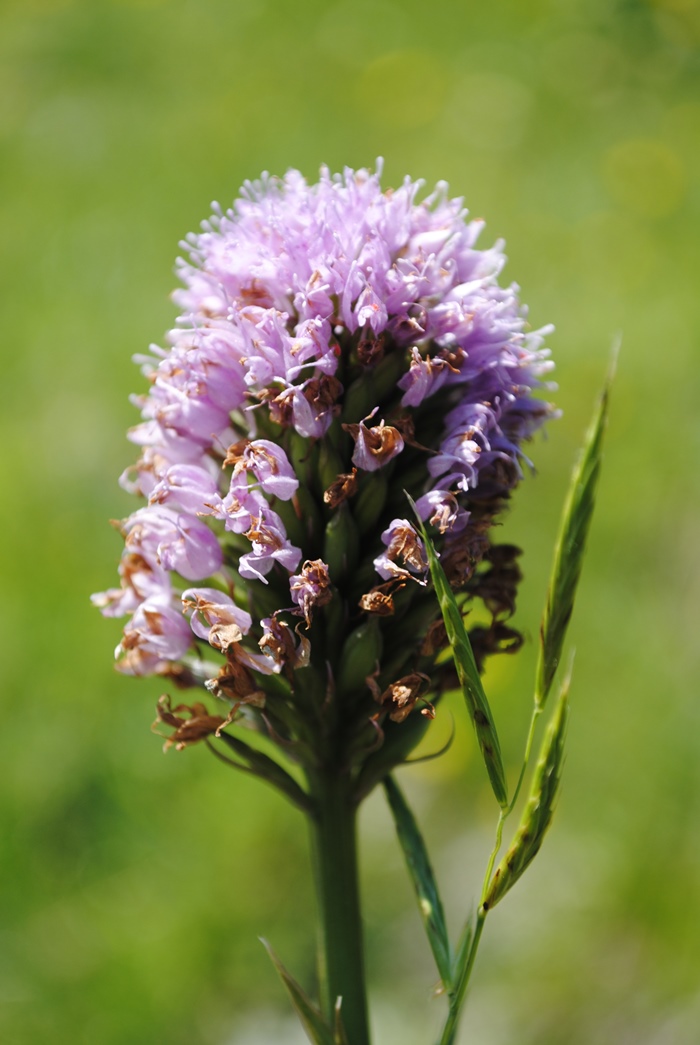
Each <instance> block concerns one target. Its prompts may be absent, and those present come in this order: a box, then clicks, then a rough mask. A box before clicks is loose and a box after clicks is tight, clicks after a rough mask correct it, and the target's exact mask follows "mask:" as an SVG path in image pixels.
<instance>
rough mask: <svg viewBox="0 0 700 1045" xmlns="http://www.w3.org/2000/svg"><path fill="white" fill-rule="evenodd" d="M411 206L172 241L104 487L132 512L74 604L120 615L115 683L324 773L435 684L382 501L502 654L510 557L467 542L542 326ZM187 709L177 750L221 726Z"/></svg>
mask: <svg viewBox="0 0 700 1045" xmlns="http://www.w3.org/2000/svg"><path fill="white" fill-rule="evenodd" d="M420 188H421V185H420V183H418V182H412V181H410V180H408V179H407V180H406V181H405V182H404V183H403V185H402V186H401V187H400V188H399V189H397V190H394V191H384V192H383V191H382V189H381V187H380V178H379V173H374V174H372V173H370V172H368V171H365V170H361V171H352V170H346V171H345V172H344V173H343V174H342V175H331V174H330V173H329V172H328V171H327V170H325V169H323V170H322V171H321V176H320V180H319V182H318V184H315V185H309V184H307V182H306V181H305V179H304V178H303V177H302V175H301V174H300V173H299V172H298V171H290V172H289V173H288V174H287V175H286V176H285V177H284V178H283V179H280V180H278V179H275V178H270V177H268V176H264V177H263V178H262V180H261V181H259V182H255V183H246V185H245V186H244V188H243V190H242V193H241V196H240V198H239V199H238V200H237V201H236V202H235V204H234V206H233V208H232V209H231V210H228V211H226V212H225V213H222V212H221V211H220V210H217V211H216V213H215V215H214V216H213V217H212V218H211V219H210V220H209V221H208V222H206V223H205V224H204V225H203V231H202V232H200V233H199V234H197V235H193V236H191V237H190V238H189V240H188V242H187V248H188V250H189V254H190V260H189V261H182V260H181V261H180V262H179V264H178V271H179V275H180V278H181V280H182V282H183V284H184V289H180V290H178V291H177V292H176V293H175V295H174V299H175V301H176V303H177V304H178V305H179V306H180V308H181V310H182V315H181V317H180V320H179V322H178V325H177V327H176V328H175V330H173V331H171V333H170V335H169V337H168V342H169V347H168V348H167V349H164V350H162V349H160V348H157V347H154V348H153V349H152V352H153V355H152V356H151V357H148V358H146V359H141V362H142V364H143V370H144V373H145V374H146V376H147V378H148V380H149V382H150V387H149V390H148V392H147V394H145V395H143V396H141V397H139V398H138V399H137V402H138V405H139V406H140V408H141V413H142V418H143V420H142V423H141V424H139V425H138V426H137V427H136V428H134V429H133V430H132V432H131V433H130V438H131V439H132V441H133V442H134V443H136V444H137V445H138V446H139V447H140V448H141V449H140V458H139V460H138V462H137V464H136V466H135V468H134V469H133V470H131V471H129V472H128V473H127V474H125V475H124V476H123V477H122V483H123V485H124V486H125V487H126V488H127V489H129V490H131V491H133V492H134V493H135V494H138V495H140V496H141V497H143V498H145V500H146V502H147V503H146V504H145V505H144V506H143V507H140V508H138V510H136V511H135V512H134V513H133V514H132V515H131V516H129V518H127V519H126V520H124V521H123V523H122V524H121V532H122V534H123V536H124V543H125V547H124V553H123V556H122V559H121V564H120V567H119V573H120V578H121V585H120V587H118V588H116V589H112V590H109V591H106V592H104V593H101V594H100V595H98V596H94V600H95V602H96V603H97V604H98V605H99V606H100V607H101V609H102V612H103V613H104V614H105V615H107V616H123V615H127V616H128V621H127V623H126V626H125V628H124V635H123V638H122V641H121V643H120V644H119V646H118V648H117V657H118V661H117V666H118V668H119V670H121V671H123V672H126V673H129V674H134V675H148V674H158V675H163V676H168V677H169V678H170V679H172V680H174V681H175V682H177V683H179V684H181V685H187V686H190V685H191V686H201V687H203V688H204V689H206V690H208V691H209V693H211V694H213V695H214V696H215V697H218V698H221V699H223V700H224V701H225V702H226V704H227V708H228V712H229V713H228V715H227V719H226V721H227V722H228V721H233V720H234V718H235V717H236V716H241V715H242V716H243V717H244V718H245V720H246V722H247V723H248V724H253V725H257V726H258V727H259V728H261V729H263V730H265V731H266V732H267V733H268V735H270V736H272V737H273V738H274V739H276V740H279V741H280V743H283V744H285V745H286V747H287V750H289V751H295V750H296V751H297V753H300V757H304V752H313V751H314V750H316V751H317V750H318V747H319V738H324V737H325V738H326V740H327V738H328V737H333V738H335V739H334V740H333V741H332V743H330V747H331V748H332V752H333V754H332V757H334V758H339V759H341V760H343V759H344V760H346V761H347V763H348V765H352V764H359V763H361V762H362V760H363V759H366V758H368V757H369V755H368V753H369V752H374V753H376V752H377V751H378V750H379V748H380V747H382V746H383V745H384V746H386V747H387V750H388V749H389V748H391V746H392V745H391V744H390V743H389V741H392V738H394V739H393V741H392V743H393V747H394V748H395V749H396V751H397V752H398V751H400V752H402V753H405V749H406V748H407V747H410V744H407V743H406V742H405V741H404V740H402V739H400V737H401V730H406V733H405V738H406V739H407V738H408V736H409V733H410V736H411V737H412V738H413V739H412V740H411V743H414V742H415V737H417V736H418V734H419V732H420V725H421V722H422V724H425V722H426V718H429V717H430V716H431V715H432V713H433V712H432V708H433V705H434V703H435V699H436V698H437V697H439V694H440V692H441V690H442V689H443V688H444V686H446V685H448V684H449V683H450V681H451V678H450V669H449V667H447V666H446V665H445V664H444V663H443V661H444V658H442V659H441V660H440V661H439V662H438V663H436V657H438V654H439V651H440V649H441V647H442V646H444V644H445V638H444V632H443V631H442V628H441V624H440V612H439V607H438V604H437V601H436V600H435V597H434V595H433V594H432V592H431V590H430V583H429V573H428V568H427V562H426V555H425V548H424V547H423V544H422V542H421V540H420V538H419V536H418V535H417V533H416V531H415V529H414V526H413V522H414V521H415V520H413V518H412V514H411V510H410V508H409V505H408V500H407V498H406V493H408V494H410V495H411V497H412V498H413V499H414V500H415V502H416V504H417V509H418V512H419V514H420V516H421V518H422V519H423V520H424V521H425V522H426V523H427V524H428V526H429V530H430V532H431V535H432V538H433V540H434V543H435V546H436V549H437V551H438V553H439V555H440V559H441V562H442V564H443V566H444V569H445V571H446V574H447V576H448V579H449V581H450V584H451V585H452V587H453V589H454V590H455V591H456V592H459V593H461V594H460V596H459V600H460V602H461V603H462V604H463V605H464V608H465V610H466V609H467V608H468V606H469V604H470V603H471V602H472V601H473V600H474V599H481V600H482V601H483V603H484V604H485V605H486V607H487V609H488V610H489V613H490V619H491V623H490V624H486V625H483V624H482V626H480V627H479V628H473V629H472V641H473V644H474V647H475V652H476V654H477V658H478V659H479V660H480V661H481V660H483V657H484V656H486V655H487V654H489V653H493V652H497V651H498V650H501V649H507V648H513V647H514V646H516V645H517V644H518V635H517V632H515V631H514V630H513V629H512V628H511V627H510V626H509V625H508V624H507V623H506V621H507V620H508V618H509V617H510V615H511V613H512V611H513V608H514V598H515V587H516V585H517V580H518V577H519V574H518V568H517V564H516V561H515V559H516V555H517V549H515V548H513V547H512V546H509V545H495V546H494V545H493V544H492V543H491V539H490V527H491V524H492V522H493V521H494V519H495V517H496V515H497V514H498V512H499V511H500V510H501V509H502V507H503V505H504V502H505V501H506V499H507V498H508V497H509V495H510V493H511V491H512V490H513V488H514V487H515V486H516V485H517V483H518V482H519V480H520V478H521V476H522V471H523V463H524V462H525V461H526V458H525V457H524V455H523V449H522V444H523V442H524V441H525V440H527V439H528V438H529V436H530V435H531V434H532V433H533V431H534V430H535V429H536V428H538V426H540V425H541V424H542V422H543V421H544V420H545V419H546V418H547V417H548V416H550V415H551V413H552V410H551V408H550V407H549V405H548V404H546V403H545V402H543V401H542V400H540V399H538V398H536V397H534V396H533V391H534V390H536V389H537V388H538V387H540V386H541V384H542V375H543V374H544V373H545V372H546V371H547V370H548V369H549V367H550V363H549V361H548V358H547V355H548V354H547V352H546V351H545V350H544V349H543V348H542V341H543V336H544V334H546V333H547V332H548V331H547V330H539V331H535V332H533V331H530V330H528V328H527V324H526V310H525V308H524V307H523V306H522V305H521V304H520V302H519V299H518V288H517V287H516V286H514V285H511V286H506V287H503V286H501V285H499V282H498V277H499V273H500V271H501V268H502V266H503V264H504V260H505V259H504V255H503V253H502V244H500V243H497V244H496V245H495V246H493V247H491V248H488V249H479V248H478V247H477V245H476V244H477V240H478V238H479V235H480V233H481V231H482V228H483V223H482V222H481V221H467V220H466V212H465V211H464V210H463V207H462V202H461V200H459V199H450V198H449V197H448V196H447V192H446V186H445V185H444V184H440V185H438V187H437V188H436V190H435V191H434V192H433V193H432V194H431V195H429V196H427V198H424V199H422V200H419V199H418V195H419V191H420ZM195 707H196V708H197V709H199V711H198V712H195V711H192V709H190V713H191V719H190V725H191V727H192V728H190V730H189V733H188V732H187V731H186V730H185V728H184V727H185V720H184V719H182V718H181V717H178V716H177V715H175V714H174V713H173V712H172V710H171V709H169V705H168V706H166V705H163V706H162V714H161V717H162V718H163V720H164V721H170V720H172V721H171V724H172V725H173V726H175V728H176V733H178V730H179V733H178V740H179V742H181V743H182V744H185V743H188V742H190V741H191V740H194V739H198V738H199V737H200V736H203V735H206V734H207V733H208V732H212V731H213V728H214V727H213V726H212V723H216V724H217V725H218V727H219V728H220V727H221V723H222V721H223V720H222V719H221V718H217V717H216V716H207V715H206V714H205V712H204V708H203V705H201V704H197V705H195ZM420 710H422V711H423V712H424V716H423V718H422V719H421V716H420V714H419V713H418V712H419V711H420ZM412 712H413V714H411V713H412ZM168 715H169V716H170V719H168ZM409 716H410V719H409ZM193 720H197V721H198V722H199V723H200V727H199V728H198V727H197V725H196V722H195V721H193ZM407 720H408V721H407ZM414 721H415V723H416V727H415V728H411V726H410V723H411V722H414ZM205 722H206V724H205ZM396 738H399V739H396ZM321 746H323V745H321ZM308 757H309V758H311V757H317V756H315V755H312V754H309V755H308ZM398 757H399V755H398V754H397V755H396V757H395V759H394V760H396V759H397V758H398ZM389 761H391V759H389Z"/></svg>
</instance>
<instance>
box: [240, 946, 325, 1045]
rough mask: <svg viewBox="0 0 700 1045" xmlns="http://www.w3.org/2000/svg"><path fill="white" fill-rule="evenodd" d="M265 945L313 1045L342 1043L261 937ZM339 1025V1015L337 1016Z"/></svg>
mask: <svg viewBox="0 0 700 1045" xmlns="http://www.w3.org/2000/svg"><path fill="white" fill-rule="evenodd" d="M260 942H261V943H262V945H263V947H264V948H265V950H266V951H267V953H268V954H269V955H270V958H271V959H272V964H273V965H274V967H275V969H277V972H278V973H279V975H280V979H281V980H282V983H283V984H284V986H285V987H286V989H287V994H288V995H289V997H290V998H291V1000H292V1005H293V1006H294V1008H295V1009H296V1013H297V1016H298V1017H299V1020H300V1021H301V1024H302V1026H303V1028H304V1030H305V1031H306V1036H307V1037H308V1039H309V1041H311V1042H313V1045H342V1043H343V1039H342V1037H340V1036H339V1034H338V1033H334V1032H333V1031H332V1030H331V1028H330V1027H329V1026H328V1024H327V1023H326V1021H325V1019H324V1018H323V1016H322V1015H321V1011H320V1009H318V1008H317V1007H316V1005H314V1003H313V1002H312V1001H311V999H310V998H309V996H308V994H307V993H306V991H304V989H303V988H302V987H301V986H300V985H299V984H298V983H297V981H296V980H295V979H294V977H293V976H292V974H291V973H290V972H288V971H287V969H285V967H284V965H283V964H282V962H281V961H280V960H279V958H278V957H277V955H276V954H275V952H274V951H273V949H272V947H271V946H270V944H269V943H268V942H267V940H263V939H262V938H261V939H260ZM336 1011H338V1009H337V1010H336ZM336 1025H338V1017H337V1018H336Z"/></svg>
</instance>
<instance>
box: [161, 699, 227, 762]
mask: <svg viewBox="0 0 700 1045" xmlns="http://www.w3.org/2000/svg"><path fill="white" fill-rule="evenodd" d="M181 712H185V713H186V714H187V715H189V718H184V717H183V715H182V714H181ZM156 715H157V717H156V720H155V722H154V723H153V725H152V726H151V729H152V730H153V732H154V733H158V732H159V731H158V730H157V729H156V726H159V725H161V724H164V725H166V726H172V728H173V729H174V730H175V732H174V733H172V734H171V736H169V737H167V738H166V741H165V744H164V745H163V750H164V751H167V750H168V748H171V747H173V746H174V747H175V749H176V751H182V750H183V749H184V748H186V747H189V746H190V745H191V744H196V743H197V741H198V740H204V738H205V737H209V736H211V735H212V734H213V733H216V732H217V730H219V729H221V727H222V726H223V725H224V724H225V723H226V719H225V718H222V717H221V716H220V715H210V714H209V711H208V710H207V708H206V707H205V705H204V704H200V703H195V704H192V705H189V704H177V705H176V706H175V707H173V706H172V704H171V701H170V697H169V696H168V695H167V694H163V696H162V697H160V698H159V699H158V704H157V707H156ZM159 735H160V736H162V735H163V734H162V733H159Z"/></svg>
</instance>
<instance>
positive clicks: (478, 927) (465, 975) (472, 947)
mask: <svg viewBox="0 0 700 1045" xmlns="http://www.w3.org/2000/svg"><path fill="white" fill-rule="evenodd" d="M485 921H486V911H485V910H484V909H483V907H480V908H479V911H478V913H477V916H476V924H475V926H474V932H473V934H472V936H471V939H470V941H469V953H468V955H467V960H466V962H465V963H464V966H463V968H462V973H461V976H460V978H459V980H458V982H457V983H456V984H455V986H454V993H453V994H452V996H451V997H450V1011H449V1013H448V1016H447V1020H446V1022H445V1026H444V1029H443V1032H442V1037H441V1038H440V1043H439V1045H453V1042H454V1040H455V1034H456V1033H457V1023H458V1021H459V1017H460V1013H461V1011H462V1004H463V1002H464V995H465V994H466V991H467V986H468V984H469V977H470V976H471V973H472V969H473V968H474V959H475V958H476V952H477V951H478V949H479V941H480V939H481V933H482V931H483V928H484V922H485Z"/></svg>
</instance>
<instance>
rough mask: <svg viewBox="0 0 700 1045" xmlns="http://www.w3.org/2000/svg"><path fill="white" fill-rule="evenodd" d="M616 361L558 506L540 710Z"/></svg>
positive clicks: (587, 515) (579, 556) (581, 538)
mask: <svg viewBox="0 0 700 1045" xmlns="http://www.w3.org/2000/svg"><path fill="white" fill-rule="evenodd" d="M616 358H617V346H616V347H615V349H614V354H613V361H612V364H611V367H610V371H609V373H608V378H607V380H606V382H605V386H604V387H603V391H602V393H601V396H600V399H599V401H598V404H597V406H596V410H595V413H594V415H593V419H592V421H591V425H590V427H589V429H588V432H587V433H586V438H585V440H584V443H583V447H582V450H581V455H580V457H579V460H578V462H577V463H576V465H575V467H574V471H573V474H572V476H571V485H570V486H569V492H568V494H567V498H566V502H565V504H564V511H563V515H562V520H561V525H560V529H559V535H558V538H557V543H556V546H555V551H554V563H553V565H552V575H551V578H550V581H549V589H548V591H547V602H546V604H545V608H544V613H543V615H542V623H541V625H540V652H539V658H538V662H537V674H536V680H535V702H536V704H537V706H538V707H540V708H541V707H542V706H543V705H544V703H545V701H546V699H547V697H548V696H549V691H550V689H551V688H552V682H553V681H554V676H555V674H556V671H557V668H558V666H559V661H560V659H561V652H562V647H563V645H564V638H565V635H566V629H567V627H568V624H569V620H570V618H571V613H572V610H573V607H574V598H575V596H576V588H577V585H578V581H579V577H580V575H581V566H582V563H583V555H584V552H585V550H586V538H587V536H588V529H589V526H590V522H591V516H592V515H593V507H594V505H595V493H596V486H597V483H598V476H599V474H600V466H601V461H602V451H603V436H604V434H605V427H606V424H607V418H608V398H609V392H610V385H611V383H612V379H613V376H614V370H615V361H616Z"/></svg>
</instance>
